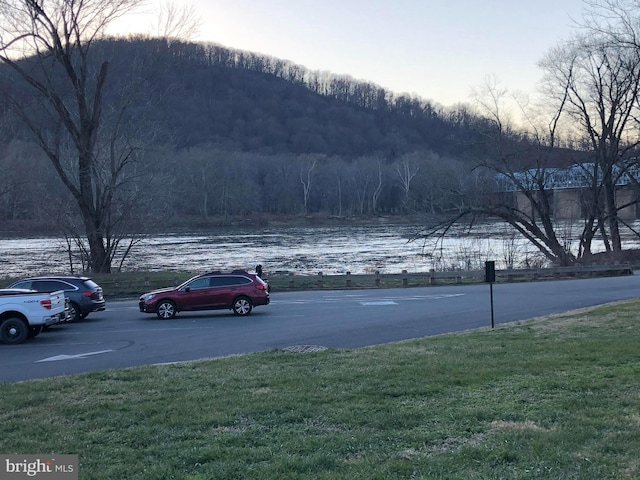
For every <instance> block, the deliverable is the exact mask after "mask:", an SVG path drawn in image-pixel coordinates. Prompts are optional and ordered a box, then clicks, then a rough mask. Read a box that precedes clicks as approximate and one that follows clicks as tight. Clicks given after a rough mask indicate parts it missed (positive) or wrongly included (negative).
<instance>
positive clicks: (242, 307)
mask: <svg viewBox="0 0 640 480" xmlns="http://www.w3.org/2000/svg"><path fill="white" fill-rule="evenodd" d="M252 308H253V305H252V304H251V300H249V299H248V298H247V297H238V298H236V299H235V300H234V301H233V313H235V314H236V315H243V316H244V315H249V314H250V313H251V309H252Z"/></svg>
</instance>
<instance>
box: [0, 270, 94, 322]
mask: <svg viewBox="0 0 640 480" xmlns="http://www.w3.org/2000/svg"><path fill="white" fill-rule="evenodd" d="M8 288H27V289H31V290H36V291H38V292H46V293H50V292H57V291H58V290H63V291H64V295H65V297H67V298H68V299H69V309H70V310H71V315H70V317H71V320H70V321H72V322H76V321H78V320H82V319H84V318H86V317H87V315H89V314H90V313H91V312H97V311H100V310H104V309H105V308H106V302H105V300H104V296H103V295H102V288H101V287H100V286H99V285H98V284H97V283H96V282H94V281H93V280H91V279H90V278H88V277H34V278H25V279H23V280H20V281H18V282H15V283H13V284H11V285H9V287H8Z"/></svg>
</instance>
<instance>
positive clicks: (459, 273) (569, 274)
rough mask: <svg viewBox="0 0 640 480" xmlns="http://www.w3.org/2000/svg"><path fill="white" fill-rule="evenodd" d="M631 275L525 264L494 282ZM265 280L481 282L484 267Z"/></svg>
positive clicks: (297, 283) (350, 284) (628, 270)
mask: <svg viewBox="0 0 640 480" xmlns="http://www.w3.org/2000/svg"><path fill="white" fill-rule="evenodd" d="M620 275H633V268H632V267H631V266H630V265H628V264H624V265H623V264H620V265H578V266H572V267H552V268H529V269H508V270H496V282H516V281H532V280H534V281H535V280H544V279H561V278H586V277H597V276H620ZM267 280H268V281H269V283H270V284H272V285H277V286H279V287H280V288H285V289H286V288H289V289H295V288H309V287H311V288H338V287H340V288H343V287H346V288H369V287H381V286H402V287H409V286H430V285H438V284H452V283H454V284H462V283H482V282H484V281H485V271H484V270H451V271H435V270H431V271H429V272H418V273H410V272H408V271H406V270H403V271H402V272H401V273H381V272H374V273H372V274H351V273H350V272H346V273H345V274H339V275H325V274H324V273H323V272H319V273H318V274H317V275H315V276H312V275H296V274H295V273H293V272H287V271H276V272H274V273H272V274H270V275H268V277H267Z"/></svg>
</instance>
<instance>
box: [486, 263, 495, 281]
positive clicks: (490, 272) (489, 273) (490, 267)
mask: <svg viewBox="0 0 640 480" xmlns="http://www.w3.org/2000/svg"><path fill="white" fill-rule="evenodd" d="M484 281H485V282H487V283H493V282H495V281H496V262H494V261H493V260H491V261H488V262H484Z"/></svg>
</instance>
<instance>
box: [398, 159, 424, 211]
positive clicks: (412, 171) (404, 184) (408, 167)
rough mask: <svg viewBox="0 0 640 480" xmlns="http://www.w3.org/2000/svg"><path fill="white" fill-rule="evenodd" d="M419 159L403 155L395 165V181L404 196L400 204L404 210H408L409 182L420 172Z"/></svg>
mask: <svg viewBox="0 0 640 480" xmlns="http://www.w3.org/2000/svg"><path fill="white" fill-rule="evenodd" d="M419 162H420V158H419V156H418V154H415V153H413V154H404V155H403V156H402V157H401V158H400V161H399V162H398V163H397V164H396V172H397V174H398V176H397V179H398V181H399V182H400V188H401V190H402V193H403V194H404V196H403V198H402V204H403V206H404V208H405V209H409V191H410V190H411V182H412V181H413V179H414V178H415V176H416V175H417V174H418V171H419V170H420V163H419Z"/></svg>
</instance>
